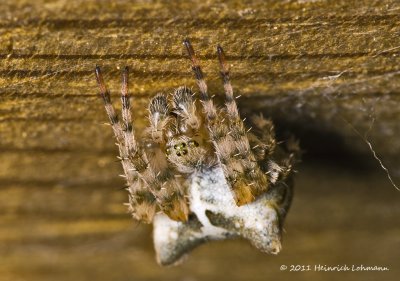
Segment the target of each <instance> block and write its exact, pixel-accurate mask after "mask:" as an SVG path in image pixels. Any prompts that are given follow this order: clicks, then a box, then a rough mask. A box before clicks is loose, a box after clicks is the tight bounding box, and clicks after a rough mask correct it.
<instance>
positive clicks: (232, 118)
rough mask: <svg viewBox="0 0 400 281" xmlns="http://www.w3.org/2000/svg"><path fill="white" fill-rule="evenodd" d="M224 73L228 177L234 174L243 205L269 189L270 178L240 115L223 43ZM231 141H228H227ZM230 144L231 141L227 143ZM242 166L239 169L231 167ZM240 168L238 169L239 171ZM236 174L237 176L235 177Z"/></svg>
mask: <svg viewBox="0 0 400 281" xmlns="http://www.w3.org/2000/svg"><path fill="white" fill-rule="evenodd" d="M217 54H218V60H219V64H220V73H221V77H222V79H223V82H224V90H225V107H226V112H227V116H228V120H229V130H230V133H229V136H230V137H231V138H232V139H231V140H230V141H231V142H232V144H231V145H229V147H230V149H229V151H228V153H227V154H226V155H225V157H226V159H225V161H227V166H228V167H227V172H228V180H229V179H230V178H232V180H231V185H232V187H233V190H234V191H235V194H236V195H237V196H236V197H237V203H238V204H239V205H241V204H246V203H249V202H251V201H252V200H254V198H255V197H256V196H258V195H260V194H261V193H263V192H265V191H266V190H267V189H268V179H267V176H266V174H265V173H264V172H263V171H262V170H261V168H260V166H259V165H258V163H257V159H256V157H255V155H254V153H253V151H252V149H251V147H250V142H249V138H248V134H247V130H246V128H245V126H244V124H243V121H242V119H241V118H240V115H239V110H238V108H237V105H236V102H235V98H234V96H233V89H232V85H231V82H230V77H229V69H228V66H227V65H226V63H225V54H224V51H223V49H222V47H221V46H218V47H217ZM226 144H227V143H226ZM227 145H228V144H227ZM235 166H240V169H237V168H236V171H235V170H233V169H232V168H231V167H235ZM237 170H238V171H237ZM232 176H233V177H232Z"/></svg>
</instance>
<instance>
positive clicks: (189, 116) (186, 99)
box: [172, 86, 201, 135]
mask: <svg viewBox="0 0 400 281" xmlns="http://www.w3.org/2000/svg"><path fill="white" fill-rule="evenodd" d="M193 95H194V94H193V92H192V91H191V90H190V89H189V88H188V87H186V86H182V87H179V88H178V89H176V90H175V92H174V94H173V97H172V104H173V107H174V113H175V114H176V119H177V120H176V121H177V128H178V130H179V132H180V133H181V134H187V135H196V134H197V133H198V130H199V128H200V125H201V119H200V117H199V115H198V114H197V112H196V102H195V100H194V98H193Z"/></svg>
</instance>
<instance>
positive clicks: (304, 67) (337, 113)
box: [0, 0, 400, 281]
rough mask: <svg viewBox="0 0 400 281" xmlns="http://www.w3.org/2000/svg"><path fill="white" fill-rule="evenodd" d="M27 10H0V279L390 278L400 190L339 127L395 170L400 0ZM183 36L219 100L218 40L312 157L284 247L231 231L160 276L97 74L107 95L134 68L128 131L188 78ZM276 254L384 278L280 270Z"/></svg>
mask: <svg viewBox="0 0 400 281" xmlns="http://www.w3.org/2000/svg"><path fill="white" fill-rule="evenodd" d="M31 2H32V1H3V2H2V4H1V5H0V62H1V63H0V218H1V221H0V258H1V262H0V276H1V278H0V279H1V280H13V281H14V280H54V279H56V280H88V279H96V280H127V279H128V280H158V279H159V277H160V276H162V277H163V278H164V279H167V280H200V279H210V280H211V279H214V280H215V279H216V278H219V279H220V280H242V279H244V278H246V277H247V278H248V277H249V276H251V277H252V278H253V279H254V280H266V279H277V278H278V279H285V278H287V279H290V278H296V279H300V280H301V279H304V280H306V279H307V280H310V279H312V278H315V279H325V280H337V278H340V277H343V276H344V277H345V278H349V279H351V278H352V279H354V280H376V278H381V279H384V280H395V277H396V276H398V275H399V273H400V272H399V265H400V264H399V262H398V261H399V260H400V254H399V251H398V249H399V246H400V240H399V237H400V232H399V223H398V221H399V220H398V218H399V215H400V208H399V204H398V203H399V198H400V197H399V193H398V192H396V191H394V188H393V187H392V186H391V185H390V183H389V182H388V181H387V179H386V175H385V173H384V171H383V170H382V169H380V167H379V164H377V163H376V162H375V161H374V159H373V156H372V154H371V152H370V151H369V149H368V146H367V145H366V144H365V142H364V141H363V139H362V137H360V136H359V135H357V134H356V133H355V132H354V130H352V129H351V127H354V128H355V129H356V130H357V131H359V133H360V134H361V135H362V136H363V135H364V134H366V133H368V140H370V141H371V142H372V144H373V147H374V149H375V150H376V152H377V153H378V154H379V155H380V156H381V157H382V159H383V160H384V161H385V163H387V165H388V167H389V168H390V171H391V173H392V174H393V176H394V178H395V180H396V179H398V178H397V177H395V176H396V175H399V174H400V161H399V158H398V154H399V151H400V141H399V140H400V122H399V120H400V107H399V97H400V96H399V93H400V91H399V89H400V66H399V62H400V58H399V54H400V39H399V34H400V3H399V2H398V1H389V0H388V1H367V0H363V1H253V3H252V4H251V5H249V4H248V3H246V1H230V2H229V3H224V2H223V1H190V2H189V1H174V2H173V3H172V2H169V3H166V2H157V1H137V2H131V1H118V3H114V4H110V3H106V2H105V1H78V0H77V1H61V0H60V1H34V3H31ZM185 37H189V38H191V40H192V42H193V44H194V46H195V48H196V50H197V53H198V54H199V57H200V59H201V63H202V65H203V67H204V71H205V73H206V74H207V80H208V81H209V86H210V90H211V92H214V93H216V94H217V96H218V95H219V94H220V93H221V92H222V86H221V82H220V80H219V74H218V67H217V61H216V55H215V47H216V45H217V44H221V45H222V46H223V47H224V48H225V50H226V52H227V55H228V59H229V62H230V64H231V67H232V80H233V84H234V87H235V91H236V93H237V94H238V95H239V94H241V95H242V98H240V99H239V100H238V102H239V105H240V107H241V111H242V112H244V113H251V112H263V113H264V114H265V115H267V116H270V117H272V118H273V119H274V120H275V121H276V123H277V125H278V129H279V130H280V131H285V130H290V131H293V132H294V133H295V134H296V135H297V136H298V137H299V138H300V140H301V143H302V147H303V148H304V149H305V150H306V155H305V158H304V161H303V164H302V166H300V167H299V175H298V183H297V192H296V198H295V201H294V206H293V209H292V212H291V214H290V216H289V220H288V223H287V226H286V229H287V234H286V236H285V241H284V251H283V252H282V254H280V255H279V256H278V257H271V256H265V255H263V254H260V253H257V252H256V251H255V250H254V249H253V248H251V247H250V246H248V245H247V244H246V243H241V242H238V241H235V242H225V243H215V244H214V245H213V246H210V245H208V246H204V247H203V248H200V249H199V250H198V251H196V252H195V253H194V254H193V255H192V257H191V259H190V260H189V261H188V262H187V263H186V264H184V265H183V266H181V267H179V268H174V269H162V268H158V267H157V265H156V264H155V262H154V259H153V252H152V245H151V239H150V231H151V230H150V228H149V227H145V226H133V224H132V222H131V220H130V218H129V216H128V215H126V214H125V208H124V206H122V203H123V202H124V201H126V194H125V193H124V191H120V190H119V188H120V187H122V186H123V181H122V179H119V178H118V177H117V175H118V174H119V173H120V167H119V163H117V162H116V161H115V154H116V149H115V146H114V144H113V141H112V136H111V130H110V128H109V127H107V126H103V125H101V124H102V123H104V122H105V121H106V116H105V113H104V111H103V108H102V105H101V101H100V100H99V98H98V95H97V88H96V85H95V81H94V75H93V69H94V66H95V65H96V64H99V65H101V66H102V67H103V70H104V74H105V77H106V80H107V81H108V84H109V87H110V89H112V90H113V93H114V97H115V98H114V100H115V101H117V100H118V98H117V95H118V91H119V88H120V86H119V83H120V82H119V81H120V73H119V69H120V68H121V67H123V66H125V65H128V66H129V67H130V69H131V73H132V75H131V83H130V88H131V91H132V93H133V95H134V98H133V100H132V104H133V106H134V109H135V112H134V116H135V122H136V124H137V127H138V131H140V130H141V128H143V126H145V122H146V118H145V115H146V104H147V101H148V99H149V97H151V96H152V95H154V94H155V93H157V92H167V93H168V92H171V91H172V90H173V88H175V87H177V86H180V85H188V86H195V83H194V80H193V78H192V73H191V71H190V66H189V63H188V61H187V59H186V56H185V53H184V50H183V47H182V44H181V41H182V39H183V38H185ZM370 127H371V129H369V128H370ZM281 264H288V265H289V264H312V265H314V264H328V265H337V264H364V265H379V266H388V267H389V268H390V271H389V272H385V273H365V272H364V273H343V275H341V274H342V273H315V272H310V273H292V274H289V273H284V272H280V271H279V266H280V265H281ZM227 270H228V272H227ZM339 275H340V276H339Z"/></svg>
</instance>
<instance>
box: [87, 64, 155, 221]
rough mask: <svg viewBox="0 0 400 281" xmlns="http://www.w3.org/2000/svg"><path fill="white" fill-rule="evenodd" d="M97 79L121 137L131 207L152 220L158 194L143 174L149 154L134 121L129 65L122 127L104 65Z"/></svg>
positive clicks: (124, 84)
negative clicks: (142, 146) (136, 135)
mask: <svg viewBox="0 0 400 281" xmlns="http://www.w3.org/2000/svg"><path fill="white" fill-rule="evenodd" d="M95 74H96V80H97V83H98V86H99V89H100V95H101V96H102V98H103V101H104V106H105V108H106V112H107V115H108V117H109V120H110V123H111V126H112V128H113V131H114V135H115V137H116V139H117V146H118V149H119V153H120V159H121V163H122V167H123V169H124V173H125V177H126V180H127V184H128V188H127V190H128V191H129V209H130V211H131V213H132V216H133V217H134V218H135V219H137V220H139V221H144V222H146V223H151V222H152V220H153V217H154V215H155V212H156V207H157V204H156V198H155V195H154V191H152V190H151V189H150V188H149V186H148V185H147V181H148V176H147V180H146V177H142V176H141V174H142V173H143V172H144V171H146V170H148V169H147V167H148V165H147V159H146V155H145V153H144V152H143V151H141V149H140V148H139V146H138V145H137V144H136V142H135V139H134V134H133V126H132V125H131V114H130V103H129V96H128V86H127V84H128V69H125V70H124V72H123V78H122V81H123V82H122V91H121V92H122V95H121V99H122V118H123V124H124V128H122V126H121V124H120V122H119V120H118V116H117V114H116V112H115V110H114V107H113V105H112V103H111V97H110V92H109V91H108V89H107V87H106V84H105V83H104V79H103V75H102V73H101V70H100V67H99V66H96V70H95Z"/></svg>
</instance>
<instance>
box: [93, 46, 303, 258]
mask: <svg viewBox="0 0 400 281" xmlns="http://www.w3.org/2000/svg"><path fill="white" fill-rule="evenodd" d="M184 45H185V47H186V49H187V51H188V54H189V57H190V60H191V62H192V69H193V72H194V74H195V77H196V81H197V84H198V87H199V89H200V102H199V101H197V100H196V99H195V98H194V94H193V92H192V91H191V90H190V89H189V88H187V87H180V88H178V89H176V90H175V92H174V93H173V95H172V97H171V98H170V99H168V98H167V97H166V96H165V95H163V94H158V95H156V96H155V97H154V98H153V99H152V100H151V101H150V105H149V127H148V128H147V129H146V130H145V132H144V134H143V135H144V137H143V141H137V140H136V138H135V135H134V126H133V124H132V120H131V119H132V118H131V113H130V99H129V96H128V69H127V68H125V70H124V71H123V75H122V95H121V101H122V120H121V121H119V120H118V117H117V115H116V113H115V110H114V108H113V106H112V104H111V99H110V94H109V92H108V90H107V88H106V86H105V83H104V81H103V78H102V75H101V72H100V68H99V67H96V78H97V82H98V84H99V88H100V93H101V95H102V97H103V100H104V103H105V107H106V111H107V114H108V116H109V119H110V123H111V125H112V128H113V131H114V134H115V137H116V139H117V145H118V148H119V152H120V159H121V162H122V166H123V169H124V173H125V176H126V179H127V184H128V188H127V190H128V191H129V207H130V211H131V213H132V215H133V217H134V218H135V219H137V220H139V221H142V222H147V223H150V222H154V240H155V245H156V251H157V254H158V260H159V262H160V263H162V264H170V263H173V262H175V261H176V260H178V259H179V258H180V257H181V256H182V255H183V254H184V253H185V251H189V250H190V249H191V248H193V247H194V246H195V245H197V244H199V243H201V242H204V241H207V240H209V239H222V238H226V237H231V236H238V235H239V236H243V237H245V238H248V239H249V240H250V241H251V242H252V243H253V244H254V245H255V246H256V247H257V248H259V249H261V250H263V251H265V252H269V253H277V252H279V250H280V231H281V227H282V224H283V220H284V217H285V215H286V213H287V210H288V208H289V205H290V201H291V196H292V185H291V177H290V175H291V172H292V165H293V163H294V161H295V154H296V150H297V146H296V145H293V144H294V143H291V145H290V147H291V148H295V149H291V150H286V151H285V150H284V149H282V148H279V147H276V141H275V135H274V128H273V124H272V122H271V121H270V120H267V119H265V118H263V117H262V115H258V116H253V118H252V120H251V121H252V123H253V125H254V130H253V132H249V130H247V129H246V128H245V125H244V122H243V120H242V119H241V118H240V115H239V112H238V108H237V105H236V102H235V98H234V95H233V90H232V86H231V83H230V78H229V70H228V67H227V65H226V63H225V56H224V52H223V50H222V48H221V47H219V46H218V48H217V54H218V59H219V63H220V68H221V76H222V78H223V82H224V90H225V107H224V108H222V109H217V108H216V107H215V105H214V103H213V100H212V99H211V98H210V97H209V95H208V90H207V85H206V82H205V80H204V78H203V72H202V70H201V68H200V65H199V64H198V61H197V58H196V56H195V53H194V50H193V48H192V46H191V44H190V42H189V41H188V40H185V41H184ZM200 107H202V110H199V108H200ZM288 147H289V146H288ZM164 214H165V215H167V216H165V215H164ZM165 236H167V238H166V237H165Z"/></svg>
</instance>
